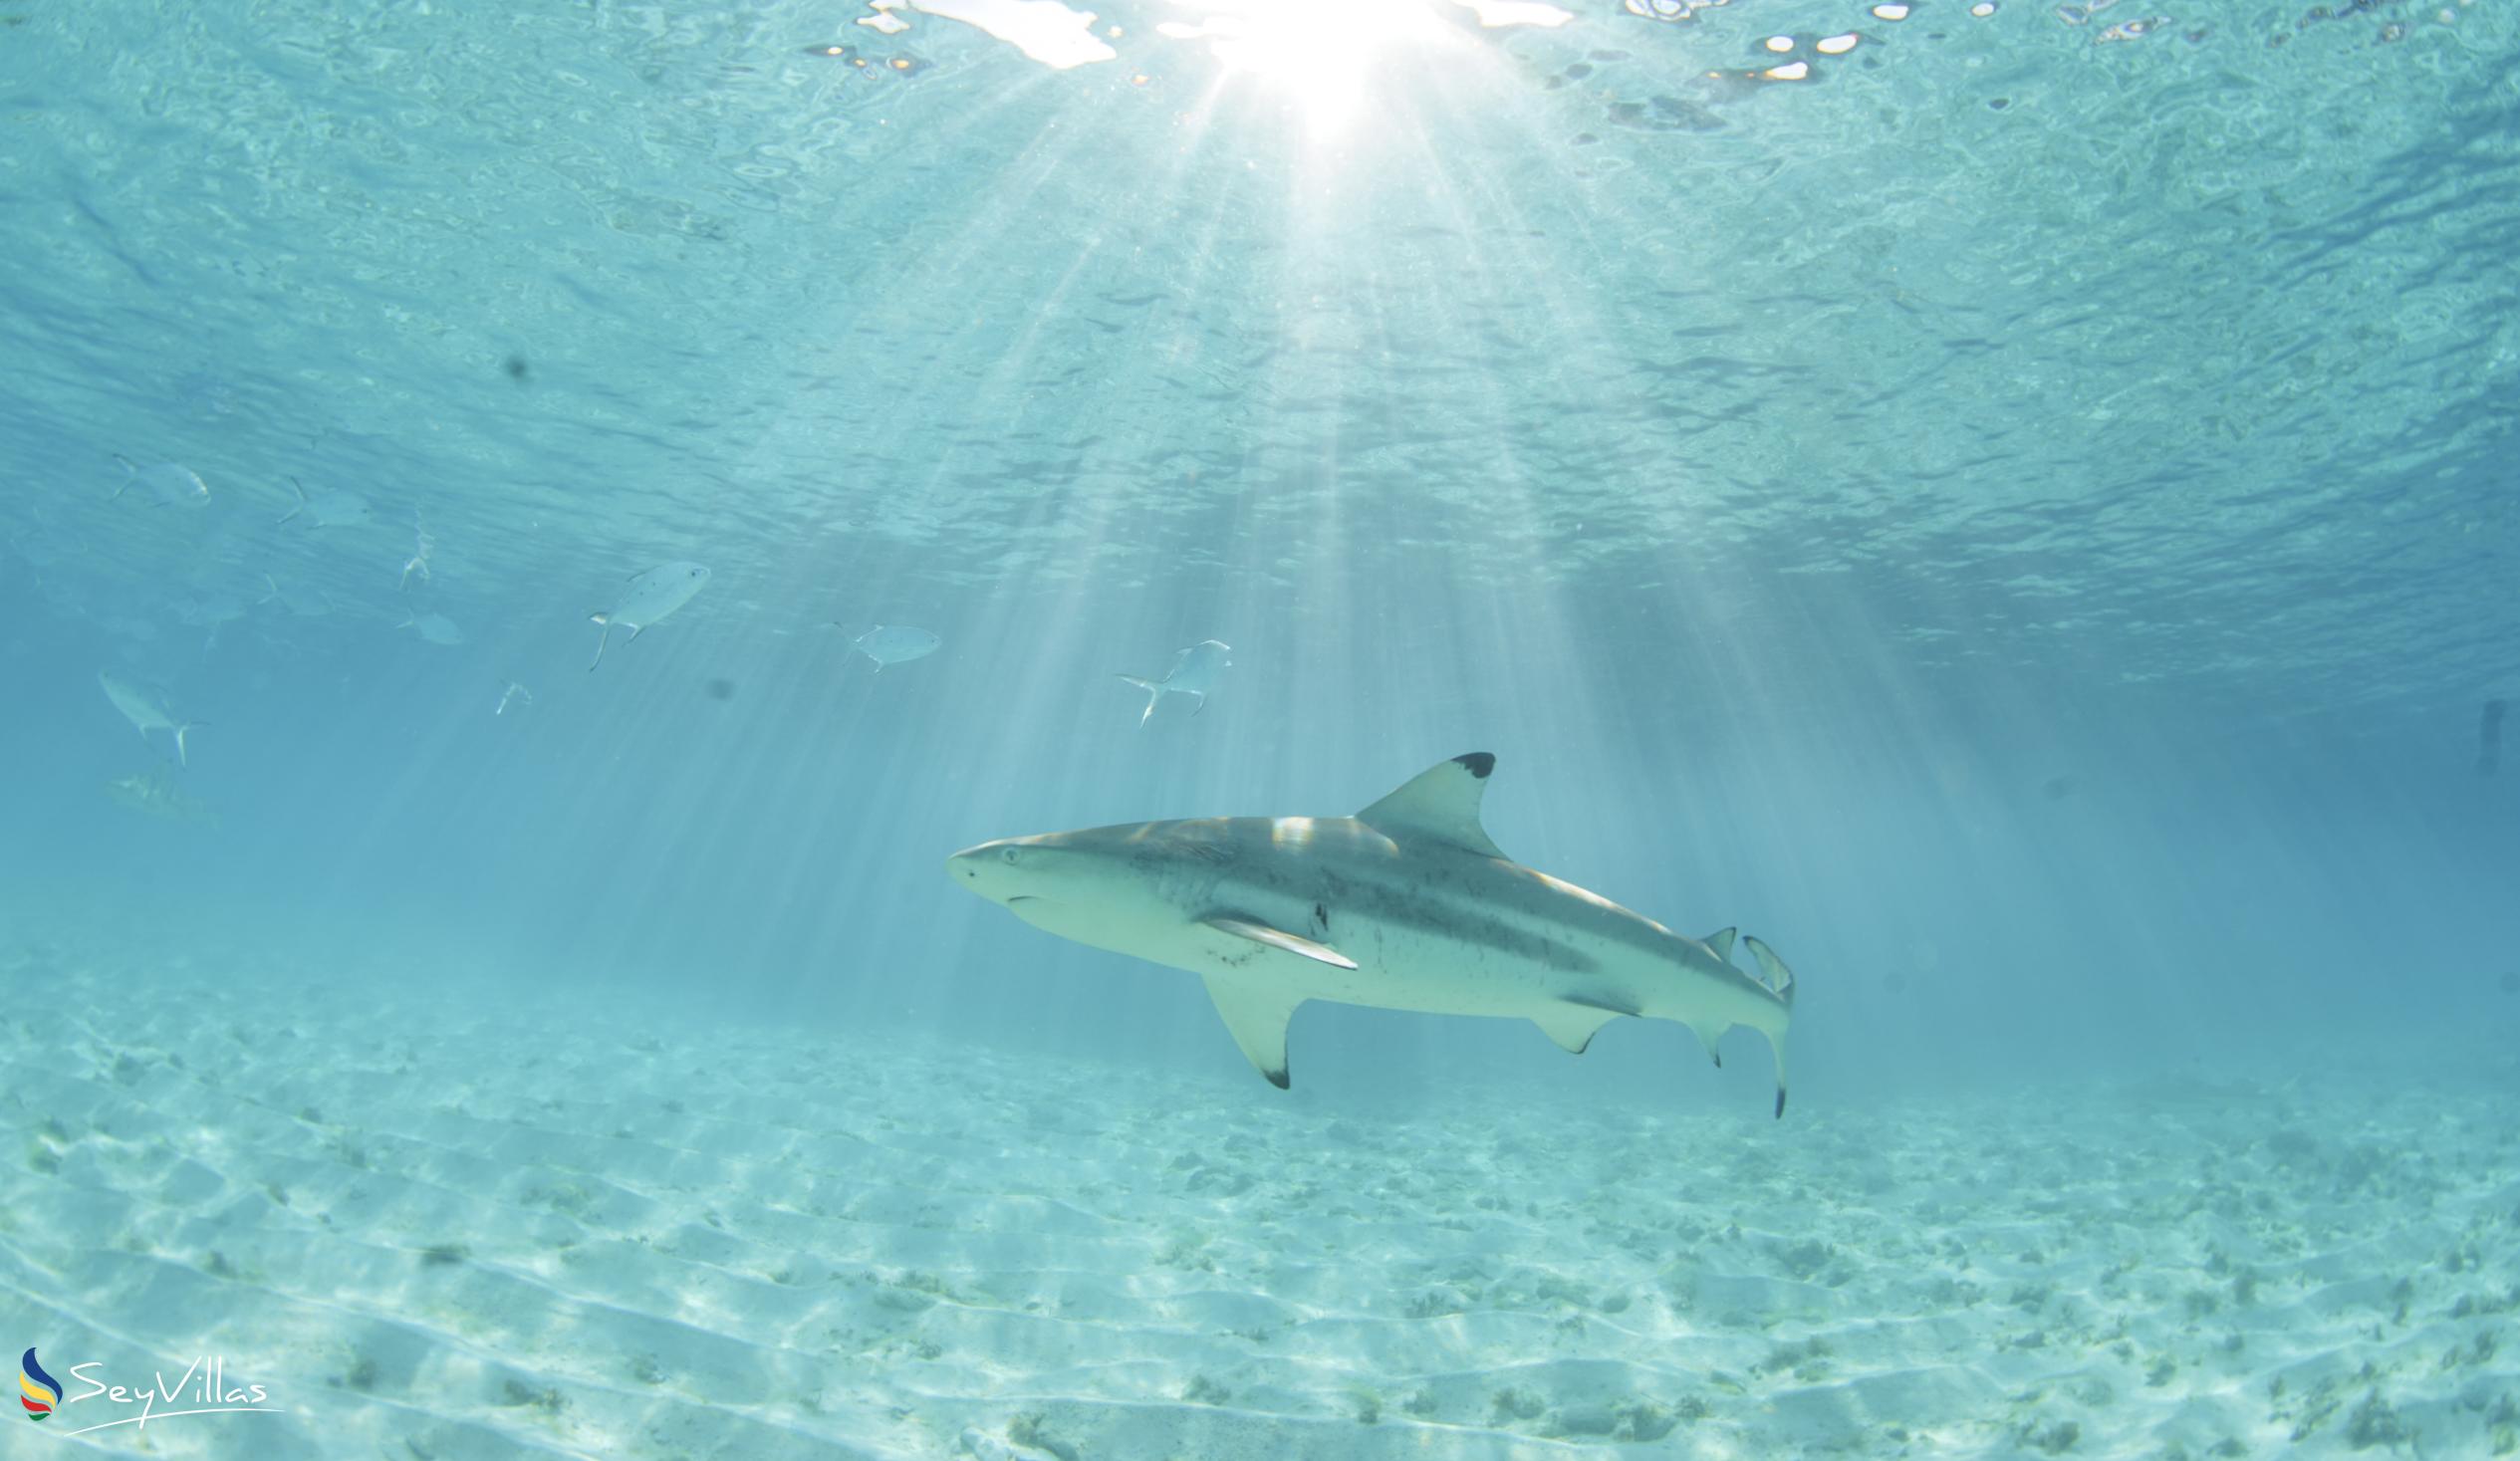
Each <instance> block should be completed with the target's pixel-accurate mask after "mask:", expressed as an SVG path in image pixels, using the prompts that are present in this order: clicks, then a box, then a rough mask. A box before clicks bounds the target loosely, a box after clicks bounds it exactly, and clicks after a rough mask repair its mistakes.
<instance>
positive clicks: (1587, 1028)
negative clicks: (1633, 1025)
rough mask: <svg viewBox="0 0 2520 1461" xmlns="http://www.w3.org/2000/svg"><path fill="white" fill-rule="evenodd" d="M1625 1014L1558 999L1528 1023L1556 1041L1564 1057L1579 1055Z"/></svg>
mask: <svg viewBox="0 0 2520 1461" xmlns="http://www.w3.org/2000/svg"><path fill="white" fill-rule="evenodd" d="M1626 1013H1627V1012H1626V1011H1625V1010H1606V1009H1603V1008H1602V1007H1601V1006H1599V1005H1590V1004H1579V1003H1576V1002H1575V1001H1573V1000H1560V1001H1559V1002H1557V1003H1556V1004H1553V1005H1551V1006H1549V1008H1548V1009H1546V1010H1544V1011H1542V1012H1541V1013H1539V1014H1537V1015H1534V1016H1532V1017H1531V1023H1533V1024H1534V1025H1537V1026H1539V1027H1540V1033H1541V1034H1543V1035H1546V1036H1548V1037H1549V1038H1550V1039H1551V1040H1554V1041H1556V1042H1557V1043H1558V1049H1560V1050H1562V1051H1565V1052H1566V1053H1567V1054H1568V1055H1582V1054H1584V1051H1585V1048H1586V1047H1588V1046H1590V1045H1591V1044H1592V1043H1593V1037H1594V1036H1596V1035H1599V1034H1601V1033H1602V1027H1603V1026H1604V1025H1607V1024H1609V1023H1610V1022H1611V1021H1613V1020H1616V1019H1618V1018H1619V1017H1620V1016H1621V1015H1623V1014H1626Z"/></svg>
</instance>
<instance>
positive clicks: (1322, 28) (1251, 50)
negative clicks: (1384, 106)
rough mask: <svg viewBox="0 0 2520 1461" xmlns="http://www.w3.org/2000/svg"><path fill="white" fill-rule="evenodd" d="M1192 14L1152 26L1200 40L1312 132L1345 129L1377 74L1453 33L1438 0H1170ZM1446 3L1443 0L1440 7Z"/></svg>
mask: <svg viewBox="0 0 2520 1461" xmlns="http://www.w3.org/2000/svg"><path fill="white" fill-rule="evenodd" d="M1174 3H1175V4H1176V5H1178V6H1179V7H1180V8H1181V9H1182V10H1185V11H1189V12H1193V13H1194V14H1195V15H1196V16H1197V19H1195V20H1175V21H1166V22H1163V23H1162V24H1161V25H1159V26H1158V27H1156V29H1157V30H1159V31H1160V32H1161V33H1162V34H1164V35H1166V36H1169V37H1171V38H1172V39H1174V40H1182V41H1205V42H1206V43H1207V44H1208V47H1209V49H1210V50H1211V51H1213V52H1214V53H1215V55H1216V58H1217V59H1218V60H1219V61H1222V62H1223V63H1225V66H1226V69H1227V71H1228V72H1229V73H1230V74H1234V75H1240V76H1249V77H1253V78H1255V79H1258V80H1260V81H1262V82H1264V83H1266V84H1267V85H1269V86H1271V87H1273V88H1276V89H1278V90H1280V91H1281V92H1283V93H1284V94H1285V95H1287V96H1288V97H1289V98H1290V99H1291V100H1292V102H1293V104H1294V106H1295V107H1296V108H1297V110H1298V111H1299V112H1300V113H1301V114H1302V116H1303V119H1304V123H1305V125H1306V127H1307V129H1308V130H1310V131H1311V132H1312V133H1313V135H1314V136H1316V137H1328V136H1331V135H1335V134H1337V133H1338V132H1340V131H1342V130H1345V129H1346V128H1347V126H1348V125H1349V124H1350V123H1351V122H1355V121H1356V120H1357V119H1358V117H1359V116H1360V115H1361V114H1362V113H1363V112H1364V111H1365V110H1366V107H1367V104H1368V103H1369V102H1371V101H1372V100H1373V99H1374V95H1375V92H1376V80H1377V77H1378V74H1381V73H1385V72H1386V71H1387V69H1388V68H1389V67H1390V66H1391V65H1392V63H1394V62H1395V61H1398V60H1400V59H1402V57H1404V56H1405V55H1406V54H1407V53H1410V52H1416V51H1423V50H1425V49H1428V48H1430V47H1433V46H1437V45H1441V44H1445V43H1446V42H1448V41H1451V40H1453V39H1454V37H1453V36H1452V35H1451V34H1450V30H1451V27H1450V26H1448V25H1447V24H1446V23H1445V22H1444V20H1443V19H1442V18H1440V17H1439V15H1438V13H1437V8H1438V7H1437V3H1436V0H1174ZM1446 8H1448V7H1446Z"/></svg>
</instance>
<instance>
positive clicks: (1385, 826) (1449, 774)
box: [1357, 751, 1511, 860]
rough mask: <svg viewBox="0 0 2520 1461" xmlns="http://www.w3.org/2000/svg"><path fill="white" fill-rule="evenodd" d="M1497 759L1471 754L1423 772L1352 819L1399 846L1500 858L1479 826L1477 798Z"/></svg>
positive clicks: (1500, 853) (1485, 786) (1503, 854)
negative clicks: (1440, 846) (1431, 845)
mask: <svg viewBox="0 0 2520 1461" xmlns="http://www.w3.org/2000/svg"><path fill="white" fill-rule="evenodd" d="M1495 770H1496V758H1495V757H1494V756H1491V755H1489V754H1488V753H1487V752H1485V751H1472V752H1470V753H1469V754H1468V755H1466V756H1455V757H1453V758H1452V759H1451V760H1449V761H1446V762H1443V763H1441V764H1439V765H1437V766H1435V767H1434V768H1433V769H1432V770H1429V771H1423V772H1420V773H1418V775H1417V776H1416V777H1415V778H1414V779H1412V780H1411V781H1410V782H1409V783H1408V784H1407V785H1406V786H1403V787H1401V788H1400V789H1399V790H1398V791H1396V792H1393V793H1391V794H1390V795H1389V796H1387V797H1385V798H1384V799H1383V800H1382V801H1380V802H1377V803H1375V804H1374V805H1373V806H1371V807H1368V808H1366V809H1365V810H1364V811H1362V812H1360V813H1358V814H1357V820H1358V821H1359V822H1362V823H1364V824H1365V825H1366V826H1368V827H1371V828H1373V829H1374V830H1375V831H1377V832H1380V833H1382V834H1383V835H1385V836H1386V837H1388V838H1390V839H1391V840H1392V841H1393V842H1398V841H1400V840H1402V839H1404V838H1407V839H1415V840H1418V841H1423V842H1438V843H1448V844H1450V845H1452V846H1453V847H1456V848H1460V849H1462V850H1463V851H1465V852H1476V853H1478V854H1479V855H1480V856H1482V857H1496V858H1499V859H1504V860H1511V859H1510V858H1506V857H1505V853H1504V852H1501V851H1500V850H1499V849H1498V848H1497V846H1496V844H1494V843H1493V842H1490V841H1488V836H1487V829H1486V828H1484V827H1481V826H1479V799H1480V798H1481V797H1483V796H1485V795H1486V793H1487V778H1488V775H1489V773H1491V772H1493V771H1495Z"/></svg>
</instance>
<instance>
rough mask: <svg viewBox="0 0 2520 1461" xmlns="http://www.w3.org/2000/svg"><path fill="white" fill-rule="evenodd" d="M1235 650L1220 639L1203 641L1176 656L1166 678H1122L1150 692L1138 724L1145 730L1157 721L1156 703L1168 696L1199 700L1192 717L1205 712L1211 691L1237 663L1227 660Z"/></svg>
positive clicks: (1128, 676)
mask: <svg viewBox="0 0 2520 1461" xmlns="http://www.w3.org/2000/svg"><path fill="white" fill-rule="evenodd" d="M1233 647H1234V646H1233V645H1231V644H1228V643H1225V642H1224V641H1222V640H1219V639H1201V640H1199V641H1198V642H1197V643H1195V644H1192V645H1191V646H1190V647H1189V648H1187V649H1184V650H1182V651H1181V652H1180V653H1178V654H1175V655H1173V656H1172V667H1171V668H1170V669H1168V670H1165V671H1164V673H1163V678H1162V679H1159V680H1150V679H1146V678H1143V677H1141V676H1138V675H1134V674H1125V675H1122V676H1121V678H1122V679H1125V680H1127V681H1129V682H1130V683H1131V684H1133V685H1135V686H1136V687H1137V688H1139V689H1141V690H1143V691H1145V692H1146V708H1145V710H1144V711H1143V712H1142V713H1141V714H1139V715H1138V717H1137V724H1138V725H1139V726H1141V727H1142V726H1144V725H1145V723H1146V722H1147V721H1148V720H1149V719H1151V718H1153V716H1154V713H1155V702H1156V701H1158V700H1161V699H1162V698H1163V697H1164V696H1166V695H1187V696H1189V697H1190V698H1191V699H1193V700H1196V701H1197V702H1198V705H1197V707H1196V708H1195V709H1193V710H1191V712H1190V713H1191V714H1192V715H1196V714H1198V713H1199V711H1201V710H1205V709H1206V708H1207V692H1208V691H1210V690H1212V689H1214V688H1216V677H1217V676H1218V675H1220V674H1223V673H1224V672H1225V667H1226V666H1227V665H1230V664H1232V663H1233V661H1232V660H1230V659H1227V658H1226V657H1225V653H1226V651H1227V650H1229V649H1231V648H1233Z"/></svg>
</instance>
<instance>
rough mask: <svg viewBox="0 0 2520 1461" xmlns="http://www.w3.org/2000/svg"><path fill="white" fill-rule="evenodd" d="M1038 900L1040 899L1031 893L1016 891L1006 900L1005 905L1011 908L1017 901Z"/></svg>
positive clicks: (1032, 901) (1029, 901)
mask: <svg viewBox="0 0 2520 1461" xmlns="http://www.w3.org/2000/svg"><path fill="white" fill-rule="evenodd" d="M1040 901H1041V899H1040V898H1039V897H1038V896H1036V895H1034V894H1032V893H1017V894H1015V895H1014V896H1013V897H1011V898H1008V899H1007V900H1006V906H1008V907H1010V908H1012V907H1014V906H1015V905H1016V904H1017V903H1038V902H1040Z"/></svg>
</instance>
